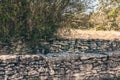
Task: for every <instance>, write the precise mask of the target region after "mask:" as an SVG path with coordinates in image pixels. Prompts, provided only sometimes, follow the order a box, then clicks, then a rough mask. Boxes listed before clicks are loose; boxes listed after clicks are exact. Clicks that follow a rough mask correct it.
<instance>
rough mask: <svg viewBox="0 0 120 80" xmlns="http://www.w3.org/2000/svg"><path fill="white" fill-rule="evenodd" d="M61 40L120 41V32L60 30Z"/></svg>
mask: <svg viewBox="0 0 120 80" xmlns="http://www.w3.org/2000/svg"><path fill="white" fill-rule="evenodd" d="M57 35H58V36H59V37H60V38H67V39H76V38H80V39H104V40H115V39H117V40H120V32H118V31H95V30H80V29H60V30H58V34H57Z"/></svg>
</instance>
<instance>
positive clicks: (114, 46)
mask: <svg viewBox="0 0 120 80" xmlns="http://www.w3.org/2000/svg"><path fill="white" fill-rule="evenodd" d="M49 45H50V46H47V47H48V49H49V52H51V53H55V52H75V53H81V52H85V53H91V52H97V53H98V52H109V51H116V50H120V40H99V39H88V40H86V39H58V40H54V41H51V43H49Z"/></svg>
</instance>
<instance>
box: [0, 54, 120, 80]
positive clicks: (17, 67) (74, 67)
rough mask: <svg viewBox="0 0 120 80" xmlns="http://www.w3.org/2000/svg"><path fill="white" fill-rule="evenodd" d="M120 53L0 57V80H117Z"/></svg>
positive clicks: (119, 68) (119, 75) (119, 74)
mask: <svg viewBox="0 0 120 80" xmlns="http://www.w3.org/2000/svg"><path fill="white" fill-rule="evenodd" d="M118 77H120V52H111V54H107V53H106V54H100V55H96V54H92V55H91V54H90V53H86V54H85V55H82V54H79V55H74V56H73V55H72V56H66V57H63V56H62V57H61V56H56V57H47V56H44V55H1V56H0V80H117V79H116V78H118Z"/></svg>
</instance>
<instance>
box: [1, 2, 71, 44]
mask: <svg viewBox="0 0 120 80" xmlns="http://www.w3.org/2000/svg"><path fill="white" fill-rule="evenodd" d="M69 1H70V0H52V1H49V0H41V1H40V0H0V41H2V42H10V41H14V40H23V39H24V41H27V40H28V41H29V42H30V43H31V44H34V46H36V45H39V44H38V43H39V41H40V39H45V40H46V39H49V38H52V37H54V33H55V32H56V31H57V29H58V28H59V27H60V26H61V25H60V23H61V21H63V20H64V15H62V14H63V12H64V9H65V8H66V7H67V6H68V4H69Z"/></svg>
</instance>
